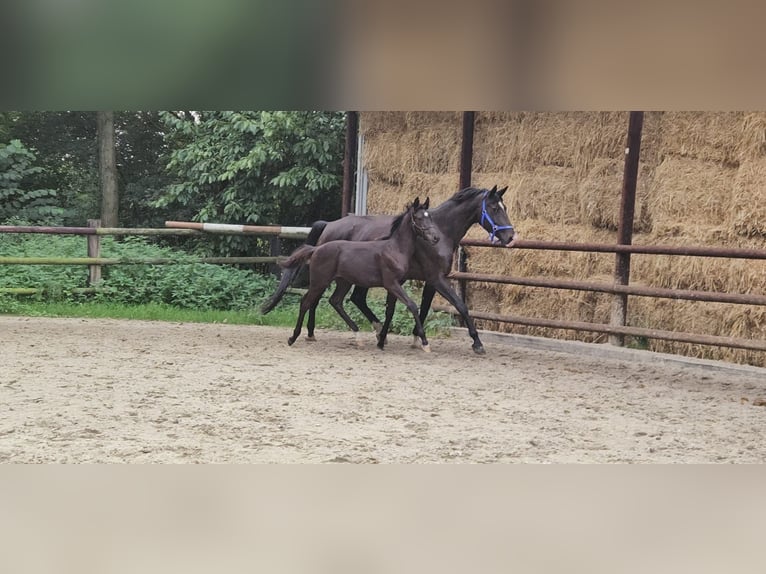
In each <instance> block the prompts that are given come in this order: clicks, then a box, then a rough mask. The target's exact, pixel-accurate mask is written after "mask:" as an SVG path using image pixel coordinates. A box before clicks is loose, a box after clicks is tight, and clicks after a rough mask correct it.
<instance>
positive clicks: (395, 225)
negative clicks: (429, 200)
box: [383, 205, 412, 239]
mask: <svg viewBox="0 0 766 574" xmlns="http://www.w3.org/2000/svg"><path fill="white" fill-rule="evenodd" d="M410 209H412V206H411V205H408V206H407V209H405V210H404V212H402V213H400V214H399V215H397V216H396V218H395V219H394V220H393V221H392V222H391V228H390V229H389V230H388V235H386V236H385V237H384V238H383V239H390V238H391V236H392V235H393V234H394V233H396V230H397V229H399V227H401V225H402V221H404V216H405V215H407V212H408V211H409V210H410Z"/></svg>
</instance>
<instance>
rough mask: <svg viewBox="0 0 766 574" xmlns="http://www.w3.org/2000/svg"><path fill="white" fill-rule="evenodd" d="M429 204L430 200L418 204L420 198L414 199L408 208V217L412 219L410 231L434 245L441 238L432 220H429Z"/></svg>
mask: <svg viewBox="0 0 766 574" xmlns="http://www.w3.org/2000/svg"><path fill="white" fill-rule="evenodd" d="M430 203H431V202H430V198H428V197H427V198H426V200H425V201H424V202H423V203H420V198H419V197H416V198H415V201H413V202H412V205H411V206H410V217H411V218H412V229H413V230H414V231H415V235H417V236H418V237H421V238H422V239H424V240H425V241H427V242H428V243H431V244H432V245H434V244H436V243H438V242H439V238H440V237H441V236H440V235H439V230H438V229H437V227H436V225H434V222H433V219H431V214H430V213H428V206H429V204H430Z"/></svg>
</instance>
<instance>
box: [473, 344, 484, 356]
mask: <svg viewBox="0 0 766 574" xmlns="http://www.w3.org/2000/svg"><path fill="white" fill-rule="evenodd" d="M472 349H473V352H474V353H476V354H477V355H486V354H487V351H485V350H484V346H483V345H474V346H473V347H472Z"/></svg>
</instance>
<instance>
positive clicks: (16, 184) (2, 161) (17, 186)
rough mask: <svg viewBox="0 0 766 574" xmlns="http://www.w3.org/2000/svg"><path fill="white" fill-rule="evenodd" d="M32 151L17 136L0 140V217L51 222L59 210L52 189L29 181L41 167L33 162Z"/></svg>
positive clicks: (0, 219) (56, 198)
mask: <svg viewBox="0 0 766 574" xmlns="http://www.w3.org/2000/svg"><path fill="white" fill-rule="evenodd" d="M35 160H36V158H35V154H34V153H32V152H31V151H30V150H28V149H27V148H26V147H25V146H24V144H22V143H21V142H20V141H19V140H16V139H14V140H11V141H10V143H7V144H3V143H0V221H6V220H8V219H10V218H16V219H17V220H22V221H27V222H30V223H51V222H52V221H55V220H56V219H57V218H60V217H61V215H62V214H63V211H64V210H63V209H62V208H61V207H59V206H58V197H57V194H56V190H53V189H45V188H35V186H34V184H32V183H30V180H32V179H33V178H34V177H35V176H36V175H38V174H40V173H41V172H42V168H41V167H39V166H35V165H33V164H34V163H35Z"/></svg>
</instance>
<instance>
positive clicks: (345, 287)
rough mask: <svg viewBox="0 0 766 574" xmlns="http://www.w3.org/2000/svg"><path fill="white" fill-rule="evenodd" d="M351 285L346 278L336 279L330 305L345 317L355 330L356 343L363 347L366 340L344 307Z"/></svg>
mask: <svg viewBox="0 0 766 574" xmlns="http://www.w3.org/2000/svg"><path fill="white" fill-rule="evenodd" d="M351 287H352V284H351V283H349V282H348V281H346V280H345V279H336V281H335V291H334V292H333V294H332V295H331V296H330V305H332V307H333V309H335V311H336V312H337V313H338V315H340V317H341V319H343V320H344V321H345V322H346V325H348V326H349V328H350V329H351V330H352V331H353V332H354V336H355V338H356V344H357V345H358V346H360V347H362V346H364V342H363V340H362V339H361V338H360V333H359V326H358V325H357V324H356V323H355V322H354V320H353V319H352V318H351V317H349V315H348V313H346V309H345V308H344V307H343V299H344V298H345V296H346V295H347V294H348V292H349V291H350V290H351Z"/></svg>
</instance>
